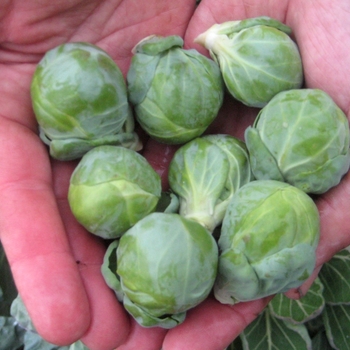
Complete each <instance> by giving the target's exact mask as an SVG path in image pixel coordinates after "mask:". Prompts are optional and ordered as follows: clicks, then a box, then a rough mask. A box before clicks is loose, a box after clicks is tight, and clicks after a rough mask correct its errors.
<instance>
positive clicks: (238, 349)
mask: <svg viewBox="0 0 350 350" xmlns="http://www.w3.org/2000/svg"><path fill="white" fill-rule="evenodd" d="M225 350H243V345H242V340H241V338H240V337H237V338H236V339H235V340H234V341H233V342H232V343H231V344H230V345H229V346H228V347H227V348H226V349H225Z"/></svg>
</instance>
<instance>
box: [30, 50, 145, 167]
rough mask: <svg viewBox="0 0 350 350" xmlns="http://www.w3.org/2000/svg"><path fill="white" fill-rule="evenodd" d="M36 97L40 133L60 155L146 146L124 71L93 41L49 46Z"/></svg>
mask: <svg viewBox="0 0 350 350" xmlns="http://www.w3.org/2000/svg"><path fill="white" fill-rule="evenodd" d="M31 97H32V104H33V109H34V113H35V116H36V119H37V121H38V123H39V129H40V137H41V139H42V141H43V142H44V143H46V144H47V145H49V147H50V154H51V156H52V157H54V158H57V159H60V160H70V159H76V158H80V157H81V156H82V155H83V154H85V153H86V152H87V151H88V150H90V149H91V148H93V147H95V146H99V145H104V144H111V145H122V146H125V147H128V148H132V149H135V150H138V149H139V148H140V143H139V140H138V137H137V135H136V133H135V132H134V120H133V116H132V114H131V108H130V106H129V103H128V99H127V89H126V84H125V81H124V77H123V75H122V73H121V71H120V69H119V67H118V66H117V65H116V64H115V63H114V61H113V60H112V58H111V57H110V56H109V55H108V54H107V53H106V52H104V51H103V50H101V49H100V48H98V47H96V46H94V45H92V44H88V43H67V44H63V45H60V46H57V47H55V48H54V49H52V50H50V51H48V52H47V53H46V54H45V56H44V57H43V59H42V60H41V61H40V62H39V64H38V66H37V68H36V70H35V73H34V76H33V80H32V84H31Z"/></svg>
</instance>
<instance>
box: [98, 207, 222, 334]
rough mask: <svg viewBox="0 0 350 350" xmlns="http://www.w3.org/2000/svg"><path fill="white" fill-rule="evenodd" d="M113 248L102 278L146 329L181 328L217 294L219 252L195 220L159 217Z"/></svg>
mask: <svg viewBox="0 0 350 350" xmlns="http://www.w3.org/2000/svg"><path fill="white" fill-rule="evenodd" d="M112 244H113V246H111V247H110V249H109V250H108V251H107V252H106V255H105V259H104V264H103V266H102V273H103V275H104V277H105V279H106V282H107V284H108V285H109V286H110V287H111V288H113V289H115V292H116V293H117V295H118V297H119V298H120V299H122V300H123V303H124V307H125V308H126V310H128V312H129V313H130V314H131V315H132V316H133V317H134V318H135V319H136V321H137V322H138V323H139V324H141V325H142V326H144V327H153V326H160V327H163V328H173V327H175V326H176V325H178V324H180V323H181V322H182V321H183V320H184V319H185V315H186V311H187V310H188V309H190V308H192V307H194V306H196V305H198V304H199V303H200V302H202V301H203V300H204V299H205V298H206V297H207V296H208V294H209V292H210V291H211V289H212V286H213V284H214V281H215V277H216V271H217V263H218V247H217V244H216V242H215V240H214V238H213V237H212V236H211V235H210V233H209V232H208V231H207V230H206V229H205V228H204V227H203V226H202V225H200V224H198V223H196V222H194V221H191V220H188V219H186V218H183V217H181V216H180V215H178V214H174V213H153V214H150V215H148V216H146V217H145V218H143V219H142V220H140V221H139V222H138V223H137V224H136V225H135V226H133V227H132V228H131V229H129V230H128V231H127V232H126V233H125V234H124V235H123V236H122V237H121V238H120V240H119V243H115V242H114V243H112Z"/></svg>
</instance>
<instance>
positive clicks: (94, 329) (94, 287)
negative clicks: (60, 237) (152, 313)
mask: <svg viewBox="0 0 350 350" xmlns="http://www.w3.org/2000/svg"><path fill="white" fill-rule="evenodd" d="M59 207H60V212H61V215H62V217H63V218H64V223H65V227H66V230H67V232H68V237H69V241H70V245H71V247H72V250H73V254H74V257H75V259H76V261H77V264H78V266H79V272H80V275H81V278H82V280H83V283H84V286H85V290H86V293H87V296H88V299H89V308H90V314H91V322H90V326H89V328H88V329H87V331H86V333H85V334H84V335H83V336H82V337H81V340H82V341H83V342H84V344H86V346H87V347H88V348H89V349H91V350H94V349H96V350H104V349H106V350H109V349H113V348H116V347H117V346H119V345H120V344H122V343H124V341H125V339H126V338H127V336H128V334H129V318H128V317H127V315H126V312H125V311H124V309H123V307H122V305H121V304H120V303H119V302H118V300H117V298H116V295H115V294H114V292H113V291H112V290H111V289H110V288H109V287H108V286H107V284H106V283H105V280H104V278H103V276H102V273H101V265H102V262H103V257H104V254H105V251H106V245H105V243H104V242H103V241H102V240H100V239H98V238H97V237H95V236H93V235H92V234H90V233H88V232H87V231H86V230H85V229H84V228H83V227H82V226H81V225H79V224H78V222H77V221H76V220H75V219H74V217H73V214H72V212H71V211H70V208H69V204H68V202H67V201H66V200H61V201H60V202H59ZM116 330H117V331H116Z"/></svg>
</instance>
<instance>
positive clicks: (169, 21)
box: [0, 0, 350, 350]
mask: <svg viewBox="0 0 350 350" xmlns="http://www.w3.org/2000/svg"><path fill="white" fill-rule="evenodd" d="M349 12H350V5H349V4H348V1H346V0H342V1H338V2H337V3H334V2H332V1H331V0H318V1H315V0H310V1H303V0H290V1H287V0H283V1H261V0H251V1H249V3H248V2H247V1H243V0H241V1H239V0H220V1H219V0H215V1H214V0H202V2H201V4H200V6H199V7H198V8H197V9H196V10H195V4H194V1H189V0H178V1H176V2H175V1H174V2H169V1H166V0H150V1H147V2H144V5H143V3H142V2H137V1H133V0H109V1H108V0H106V1H93V0H90V1H82V0H73V1H71V0H70V1H68V0H63V1H59V2H54V3H52V2H50V1H42V2H41V3H40V5H38V2H37V1H26V2H23V1H22V2H21V1H5V2H4V4H2V5H0V19H1V20H0V23H1V24H0V124H1V127H0V140H1V148H0V169H1V172H0V186H1V201H0V238H1V242H2V244H3V245H4V248H5V251H6V254H7V256H8V259H9V262H10V264H11V268H12V272H13V275H14V278H15V281H16V285H17V288H18V290H19V293H20V295H21V296H22V298H23V300H24V302H25V304H26V306H27V308H28V310H29V312H30V315H31V317H32V319H33V321H34V323H35V326H36V328H37V330H38V331H39V332H40V333H41V335H42V336H44V337H45V338H46V339H47V340H48V341H50V342H53V343H57V344H69V343H71V342H73V341H75V340H77V339H82V341H83V342H84V343H85V344H86V345H87V346H88V347H89V348H90V349H92V350H95V349H96V350H104V349H106V350H108V349H112V348H117V349H118V350H133V349H136V348H139V347H140V346H141V345H142V347H140V348H142V349H145V350H148V349H149V350H151V349H152V350H153V349H154V350H159V349H160V348H161V347H162V348H163V349H164V350H178V349H202V350H203V349H204V350H205V349H207V350H222V349H223V348H224V347H225V346H227V345H228V344H229V343H230V342H231V341H232V340H233V339H234V338H235V337H236V336H237V335H238V334H239V333H240V332H241V331H242V330H243V329H244V328H245V327H246V325H247V324H248V323H249V322H251V321H252V320H253V319H254V318H255V316H256V315H257V314H258V313H259V312H260V311H261V310H262V309H263V308H264V306H265V305H266V303H267V302H268V300H267V299H265V300H258V301H254V302H248V303H241V304H237V305H235V306H233V307H230V306H226V305H221V304H219V303H218V302H216V301H215V300H212V299H208V300H207V301H205V302H204V303H203V304H201V305H200V306H199V307H197V308H195V309H193V310H191V311H190V312H189V313H188V317H187V318H186V321H185V322H184V323H183V324H182V325H180V326H179V327H177V328H175V329H173V330H170V331H168V332H166V331H165V330H162V329H158V328H153V329H144V328H141V327H139V326H137V324H136V323H135V322H133V321H132V320H130V319H129V317H128V316H127V315H126V313H125V312H124V311H123V309H122V307H121V306H120V304H119V303H118V302H117V301H116V299H115V296H114V294H113V293H112V292H111V291H110V290H109V289H108V288H107V287H106V285H105V283H104V281H103V279H102V277H101V273H100V265H101V261H102V258H103V255H104V251H105V245H104V244H103V242H101V241H100V240H99V239H97V238H95V237H93V236H92V235H90V234H88V233H87V232H86V231H84V230H83V229H82V228H81V227H80V226H79V225H78V224H77V222H76V221H75V220H74V218H73V217H72V214H71V213H70V210H69V207H68V203H67V201H66V196H67V189H68V181H69V176H70V174H71V172H72V170H73V168H74V166H75V165H76V162H66V163H62V162H58V161H53V160H50V159H49V157H48V155H47V149H46V148H45V147H44V146H43V144H42V142H41V141H40V140H39V138H38V136H37V126H36V122H35V118H34V116H33V113H32V109H31V103H30V95H29V86H30V81H31V77H32V74H33V71H34V69H35V65H36V63H37V62H38V61H39V60H40V58H41V57H42V55H43V54H44V52H45V51H47V50H48V49H50V48H52V47H54V46H56V45H58V44H61V43H63V42H66V41H88V42H91V43H94V44H96V45H98V46H100V47H101V48H103V49H105V50H106V51H107V52H108V53H109V54H110V55H111V56H112V57H113V58H114V59H115V60H116V62H117V63H118V65H119V66H120V68H121V69H122V71H123V73H124V74H126V72H127V69H128V66H129V63H130V56H131V48H132V47H133V46H134V45H135V44H136V43H137V42H138V41H139V40H140V39H142V38H143V37H145V36H147V35H150V34H155V33H156V34H161V35H168V34H178V35H181V36H184V37H185V43H186V47H188V48H189V47H194V48H197V49H198V50H200V51H201V52H203V53H204V54H207V52H206V50H205V49H203V48H201V47H199V46H196V45H195V44H194V43H193V39H194V38H195V37H196V36H197V35H199V34H200V33H201V32H202V31H204V30H206V29H207V28H208V27H209V26H211V25H212V24H214V23H215V22H223V21H226V20H233V19H242V18H246V17H254V16H261V15H267V16H271V17H274V18H276V19H279V20H281V21H283V22H285V23H286V24H287V25H290V26H291V27H292V29H293V31H294V34H295V38H296V40H297V42H298V44H299V48H300V50H301V54H302V58H303V63H304V69H305V80H306V85H307V86H308V87H317V88H321V89H323V90H325V91H326V92H328V93H329V94H330V95H331V96H332V97H333V98H334V99H335V101H336V102H337V103H338V105H339V106H340V107H341V108H342V109H343V110H344V111H345V112H346V113H347V114H348V115H349V108H350V95H349V91H350V82H349V79H348V76H347V75H346V74H345V72H347V71H349V68H348V67H349V66H350V58H349V56H348V52H349V49H350V39H349V38H350V33H349V29H348V28H350V23H349V22H350V20H349V17H348V16H347V13H349ZM192 15H193V16H192ZM191 17H192V18H191ZM186 29H187V30H186ZM233 108H234V109H235V114H236V116H235V118H234V119H232V118H230V114H231V110H232V109H233ZM255 115H256V110H254V109H248V108H245V107H243V106H242V105H240V104H238V103H236V102H234V101H233V100H232V99H230V98H227V100H226V101H225V105H224V106H223V109H222V111H221V113H220V116H219V117H218V119H217V120H216V121H215V122H214V123H213V125H212V127H211V129H210V131H211V132H225V133H228V132H229V133H231V134H233V135H236V136H238V137H242V135H243V132H244V129H245V127H246V126H247V125H249V124H250V123H251V122H252V121H253V119H254V116H255ZM173 151H174V150H173V148H171V147H167V146H164V145H160V144H158V143H156V142H154V141H149V142H148V143H145V148H144V151H143V152H144V155H145V156H146V157H147V158H148V159H149V161H150V163H151V164H152V165H153V166H154V167H155V168H156V169H157V171H158V172H159V173H161V174H162V176H163V184H164V186H166V173H167V171H166V169H167V164H168V161H169V160H170V158H171V155H172V153H173ZM316 201H317V204H318V207H319V210H320V213H321V220H322V235H321V241H320V245H319V248H318V260H317V267H318V268H319V267H320V266H322V263H324V262H325V261H327V260H329V259H330V258H331V257H332V256H333V255H334V253H336V252H337V251H339V250H340V249H342V248H343V247H345V246H347V245H349V244H350V237H349V236H350V235H349V234H348V233H349V231H350V223H349V222H348V220H347V208H348V207H349V205H350V178H349V176H346V177H345V178H344V180H343V181H342V182H341V184H340V185H339V186H338V187H336V188H334V189H333V190H331V191H330V192H329V193H327V194H326V195H324V196H322V197H320V198H317V199H316ZM316 271H317V269H316ZM311 280H312V279H310V281H309V283H306V284H305V285H304V286H303V287H302V288H300V289H298V290H297V291H291V292H290V293H288V295H289V296H291V297H298V296H299V295H300V293H301V294H302V293H305V291H306V290H307V287H308V285H309V284H310V283H311Z"/></svg>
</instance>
